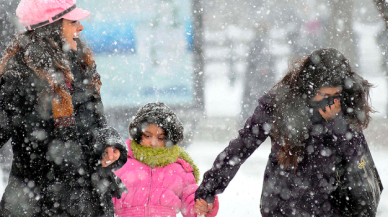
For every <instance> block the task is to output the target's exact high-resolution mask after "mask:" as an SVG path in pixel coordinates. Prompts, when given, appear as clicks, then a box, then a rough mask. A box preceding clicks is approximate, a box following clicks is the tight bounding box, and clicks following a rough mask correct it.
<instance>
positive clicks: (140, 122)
mask: <svg viewBox="0 0 388 217" xmlns="http://www.w3.org/2000/svg"><path fill="white" fill-rule="evenodd" d="M150 124H155V125H156V126H158V127H161V128H162V129H163V131H164V133H165V136H166V139H167V141H166V146H167V147H171V146H172V145H175V144H178V143H179V142H181V141H182V140H183V125H182V123H181V122H180V120H179V119H178V117H177V116H176V115H175V113H174V112H173V111H172V110H171V109H170V108H169V107H168V106H167V105H166V104H164V103H163V102H154V103H148V104H146V105H144V106H143V107H142V108H140V109H139V111H138V112H137V114H136V116H135V117H134V119H133V120H132V121H131V123H130V124H129V135H130V136H131V137H132V139H133V140H135V142H137V143H139V144H140V141H141V138H142V134H143V132H144V129H145V128H146V127H147V126H148V125H150Z"/></svg>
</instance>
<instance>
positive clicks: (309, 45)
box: [0, 0, 388, 216]
mask: <svg viewBox="0 0 388 217" xmlns="http://www.w3.org/2000/svg"><path fill="white" fill-rule="evenodd" d="M18 3H19V1H17V0H0V51H3V50H4V48H5V46H6V45H7V43H8V42H9V41H10V39H11V38H12V37H14V35H15V33H18V32H20V31H24V29H23V28H22V27H21V26H20V24H18V22H17V18H16V15H15V10H16V7H17V4H18ZM77 6H79V7H81V8H84V9H86V10H89V11H90V12H91V13H92V14H91V15H90V16H89V17H88V18H87V19H85V20H83V21H82V24H83V25H84V31H83V39H84V40H86V41H87V43H88V44H89V45H90V46H91V47H92V50H93V52H94V56H95V59H96V62H97V69H98V72H99V73H100V74H101V77H102V78H101V80H102V82H103V87H102V92H101V93H102V99H103V102H104V106H105V112H106V114H107V116H108V120H109V123H110V124H111V125H112V126H114V127H115V128H117V129H118V130H119V132H120V134H121V135H122V137H123V138H125V139H126V138H128V136H129V135H128V132H127V126H128V124H129V122H130V120H131V119H132V116H134V115H135V113H136V111H137V110H138V109H139V107H141V106H142V105H144V104H145V103H147V102H151V101H163V102H165V103H166V104H167V105H169V106H170V107H171V108H172V109H173V110H174V111H175V112H176V113H177V115H178V116H179V117H180V119H181V120H182V122H183V123H184V126H185V135H186V140H185V142H184V143H183V144H182V145H184V146H186V148H187V150H188V151H189V153H190V154H191V155H192V157H193V158H194V160H195V162H196V163H197V164H198V166H199V168H200V169H201V172H202V173H204V172H205V171H206V170H207V169H209V168H210V167H211V165H212V162H213V160H214V159H215V157H216V156H217V154H218V153H219V152H220V151H222V150H223V149H224V148H225V147H226V146H227V144H228V141H230V140H231V139H233V138H234V137H236V136H237V132H238V129H240V128H241V127H242V126H243V124H244V121H245V120H246V119H247V118H248V117H249V115H250V114H252V112H253V110H254V108H255V107H256V104H257V99H258V98H259V97H260V96H261V95H262V94H263V92H264V91H268V90H269V89H270V88H271V87H272V85H273V84H275V82H277V81H278V80H279V79H280V78H281V77H282V76H283V75H284V74H285V73H286V72H287V70H288V66H289V65H290V64H291V63H292V62H293V61H295V60H297V59H299V58H302V57H303V56H304V55H307V54H309V53H311V52H312V51H313V50H315V49H317V48H321V47H334V48H337V49H339V50H340V51H341V52H343V53H344V54H345V56H346V57H347V58H348V59H349V60H350V61H351V64H352V66H353V68H354V69H355V71H356V72H358V73H359V74H361V75H362V76H363V77H364V78H366V79H367V80H369V81H370V82H371V83H373V84H374V85H375V88H374V89H373V92H372V95H371V101H372V105H373V107H374V108H375V109H376V110H377V112H376V113H374V115H373V121H372V122H371V124H370V126H369V128H368V129H367V130H366V131H365V135H366V137H367V141H368V143H369V145H370V147H371V151H372V154H373V156H374V158H375V161H376V165H377V167H378V169H379V172H380V173H381V174H380V175H381V177H382V181H383V184H385V185H386V186H388V169H387V168H386V167H385V165H387V163H388V160H386V157H385V156H386V155H387V154H388V145H387V144H386V143H387V139H388V136H387V133H386V132H387V123H388V121H387V111H388V108H387V107H388V104H387V102H388V100H387V99H388V85H387V73H388V32H387V22H386V20H388V3H386V2H385V1H384V0H325V1H322V0H321V1H319V0H292V1H290V0H207V1H203V0H163V1H162V0H78V1H77ZM204 150H207V151H205V152H204ZM0 151H1V154H0V165H1V168H2V170H1V174H0V175H1V177H2V178H3V180H2V181H3V183H6V182H7V179H8V175H7V174H8V173H9V170H10V165H11V161H12V151H11V148H10V146H9V144H7V145H6V146H4V147H3V148H2V149H1V150H0ZM268 154H269V141H266V142H265V143H264V144H263V145H262V147H260V148H259V149H258V151H256V152H255V154H254V155H252V157H251V158H250V159H249V160H248V161H247V162H246V163H245V164H244V165H243V166H242V168H241V171H240V172H239V175H237V176H236V178H235V179H234V180H233V181H232V182H231V184H230V186H229V187H228V188H227V190H226V191H225V193H224V194H222V195H221V196H220V206H221V208H220V214H219V216H235V215H237V214H238V215H239V216H260V211H259V203H260V194H261V185H262V176H263V171H264V167H265V162H266V158H267V156H268ZM4 185H5V184H2V185H0V192H2V189H3V188H4ZM384 193H385V192H384ZM384 193H383V197H382V199H381V205H380V207H379V216H388V196H385V194H384ZM384 204H385V205H384Z"/></svg>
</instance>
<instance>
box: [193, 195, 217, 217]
mask: <svg viewBox="0 0 388 217" xmlns="http://www.w3.org/2000/svg"><path fill="white" fill-rule="evenodd" d="M194 208H195V211H196V212H197V214H198V215H199V216H201V215H206V214H207V213H208V212H209V211H210V210H211V209H213V204H212V203H207V202H206V201H205V200H204V199H199V200H198V199H197V200H196V201H195V204H194Z"/></svg>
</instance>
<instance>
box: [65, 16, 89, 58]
mask: <svg viewBox="0 0 388 217" xmlns="http://www.w3.org/2000/svg"><path fill="white" fill-rule="evenodd" d="M82 30H84V27H83V26H82V24H81V23H80V22H79V21H73V20H66V19H63V22H62V36H63V37H64V38H65V39H66V42H67V43H68V44H69V45H70V49H72V50H77V42H75V41H74V38H78V36H79V33H80V32H81V31H82Z"/></svg>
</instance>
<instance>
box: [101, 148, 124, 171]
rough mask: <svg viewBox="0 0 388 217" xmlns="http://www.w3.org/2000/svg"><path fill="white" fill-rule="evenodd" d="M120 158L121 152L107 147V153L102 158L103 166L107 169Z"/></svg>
mask: <svg viewBox="0 0 388 217" xmlns="http://www.w3.org/2000/svg"><path fill="white" fill-rule="evenodd" d="M119 157H120V150H118V149H117V148H115V147H112V146H110V147H107V148H106V149H105V153H104V154H103V156H102V159H101V164H102V166H103V167H107V166H109V165H111V164H112V163H113V162H115V161H116V160H117V159H119Z"/></svg>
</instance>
